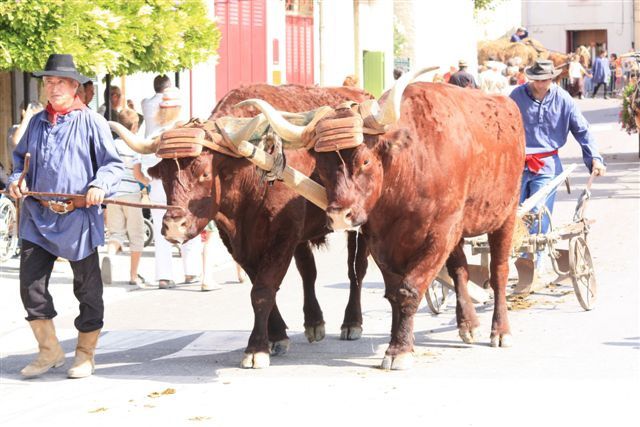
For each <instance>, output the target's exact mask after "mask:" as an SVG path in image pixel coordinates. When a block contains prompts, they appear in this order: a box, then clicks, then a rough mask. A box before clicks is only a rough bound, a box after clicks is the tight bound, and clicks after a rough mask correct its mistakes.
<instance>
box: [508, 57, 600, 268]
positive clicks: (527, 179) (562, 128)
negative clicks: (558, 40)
mask: <svg viewBox="0 0 640 427" xmlns="http://www.w3.org/2000/svg"><path fill="white" fill-rule="evenodd" d="M525 73H526V74H527V77H528V78H529V83H527V84H526V85H522V86H518V87H517V88H515V89H514V90H513V92H511V95H510V96H511V99H513V100H514V101H515V102H516V104H517V105H518V108H519V109H520V114H521V115H522V121H523V124H524V130H525V137H526V148H525V152H526V160H525V164H524V165H523V167H524V171H523V175H522V186H521V192H520V203H522V202H524V201H525V200H526V199H528V198H529V197H531V196H532V195H534V194H535V193H537V192H538V191H540V189H542V188H543V187H544V186H545V185H546V184H547V183H548V182H550V181H551V180H553V178H555V177H556V176H558V175H559V174H560V173H562V163H561V162H560V158H559V157H558V149H560V148H562V147H563V146H564V145H565V144H566V143H567V136H568V135H569V132H571V134H572V135H573V136H574V138H575V139H576V141H578V144H580V147H581V148H582V159H583V161H584V164H585V166H586V167H587V168H588V169H589V172H591V173H593V174H594V175H604V174H605V171H606V168H605V165H604V160H603V159H602V156H601V155H600V153H599V152H598V149H597V147H596V142H595V139H594V138H593V135H592V134H591V132H589V123H588V122H587V120H586V119H585V118H584V116H583V115H582V113H581V112H580V110H579V109H578V107H577V105H576V103H575V101H574V100H573V98H571V96H570V95H569V94H568V93H567V92H566V91H565V90H564V89H562V88H561V87H559V86H558V85H557V84H555V83H553V79H554V78H556V77H557V76H558V75H559V74H560V70H556V69H555V68H554V65H553V62H552V61H549V60H543V59H539V60H537V61H536V62H535V64H534V65H533V66H531V67H528V68H526V69H525ZM555 196H556V191H555V190H553V191H552V192H551V193H550V194H549V196H548V197H547V199H546V202H545V204H546V207H547V209H549V213H550V214H551V213H552V212H553V205H554V202H555ZM536 211H537V210H536ZM540 228H541V233H546V232H547V230H548V229H549V218H548V217H547V216H544V217H543V221H542V224H541V226H540ZM537 230H538V224H537V223H535V224H533V225H532V227H531V229H530V232H531V233H532V234H537V232H538V231H537ZM541 255H542V254H541V253H540V252H539V253H538V254H537V260H536V267H537V268H538V269H541V268H542V257H541Z"/></svg>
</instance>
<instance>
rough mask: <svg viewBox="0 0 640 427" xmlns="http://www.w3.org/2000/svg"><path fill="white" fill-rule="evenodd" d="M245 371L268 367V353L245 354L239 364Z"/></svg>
mask: <svg viewBox="0 0 640 427" xmlns="http://www.w3.org/2000/svg"><path fill="white" fill-rule="evenodd" d="M240 367H242V368H245V369H263V368H268V367H269V354H268V353H245V354H244V357H243V358H242V362H241V363H240Z"/></svg>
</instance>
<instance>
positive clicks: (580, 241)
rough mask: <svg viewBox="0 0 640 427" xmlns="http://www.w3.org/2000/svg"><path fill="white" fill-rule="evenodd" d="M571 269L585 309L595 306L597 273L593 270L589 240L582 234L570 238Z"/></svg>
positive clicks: (572, 277) (580, 300)
mask: <svg viewBox="0 0 640 427" xmlns="http://www.w3.org/2000/svg"><path fill="white" fill-rule="evenodd" d="M569 270H570V272H571V281H572V282H573V290H574V291H575V292H576V297H577V298H578V302H579V303H580V305H581V306H582V308H584V309H585V310H592V309H594V308H595V304H596V298H597V296H598V286H597V283H596V275H595V271H594V270H593V261H592V260H591V253H590V252H589V247H588V246H587V242H586V240H585V239H584V237H582V236H577V237H573V238H572V239H571V240H569Z"/></svg>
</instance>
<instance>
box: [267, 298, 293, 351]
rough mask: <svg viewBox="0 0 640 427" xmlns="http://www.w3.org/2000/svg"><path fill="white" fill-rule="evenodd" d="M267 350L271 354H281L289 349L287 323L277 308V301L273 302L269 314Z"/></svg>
mask: <svg viewBox="0 0 640 427" xmlns="http://www.w3.org/2000/svg"><path fill="white" fill-rule="evenodd" d="M268 328H269V351H270V353H271V355H272V356H282V355H283V354H286V353H287V351H289V337H288V336H287V324H286V323H284V319H283V318H282V315H281V314H280V310H278V303H277V302H274V304H273V308H272V309H271V314H269V324H268Z"/></svg>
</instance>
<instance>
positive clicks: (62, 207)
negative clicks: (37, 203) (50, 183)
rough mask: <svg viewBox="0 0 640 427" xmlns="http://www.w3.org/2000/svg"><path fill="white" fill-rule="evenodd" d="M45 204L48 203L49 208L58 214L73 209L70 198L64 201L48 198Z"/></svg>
mask: <svg viewBox="0 0 640 427" xmlns="http://www.w3.org/2000/svg"><path fill="white" fill-rule="evenodd" d="M47 205H49V209H51V211H52V212H53V213H57V214H58V215H64V214H66V213H69V212H71V211H72V210H74V209H75V206H73V202H72V201H71V200H67V201H65V202H61V201H59V200H48V201H47Z"/></svg>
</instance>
